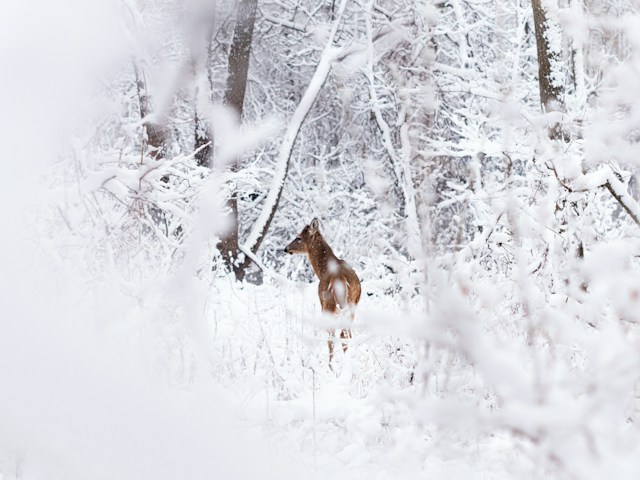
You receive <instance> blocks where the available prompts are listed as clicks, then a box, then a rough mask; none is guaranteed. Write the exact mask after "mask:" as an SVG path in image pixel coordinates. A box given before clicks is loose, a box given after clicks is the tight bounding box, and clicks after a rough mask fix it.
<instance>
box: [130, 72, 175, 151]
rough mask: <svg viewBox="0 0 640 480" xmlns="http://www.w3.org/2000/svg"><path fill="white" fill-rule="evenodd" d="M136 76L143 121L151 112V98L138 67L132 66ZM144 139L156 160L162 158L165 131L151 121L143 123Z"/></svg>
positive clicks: (165, 142) (165, 141)
mask: <svg viewBox="0 0 640 480" xmlns="http://www.w3.org/2000/svg"><path fill="white" fill-rule="evenodd" d="M134 72H135V75H136V88H137V90H138V102H139V104H140V118H141V119H142V120H144V119H145V118H147V116H148V115H149V114H150V113H151V112H152V105H151V97H150V95H149V92H148V91H147V86H146V84H145V81H144V79H143V78H142V76H141V75H140V72H138V67H136V66H134ZM143 125H144V129H145V137H146V143H147V147H150V149H149V150H150V153H151V154H153V157H154V158H155V159H156V160H159V159H161V158H164V155H165V153H166V148H167V136H168V135H167V129H166V128H165V127H164V126H163V125H160V124H159V123H154V122H151V121H148V120H147V121H145V122H144V124H143Z"/></svg>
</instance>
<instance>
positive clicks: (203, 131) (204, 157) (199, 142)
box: [194, 113, 213, 167]
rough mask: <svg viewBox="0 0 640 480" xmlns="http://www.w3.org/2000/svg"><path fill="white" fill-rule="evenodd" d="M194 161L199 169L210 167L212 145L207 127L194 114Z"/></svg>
mask: <svg viewBox="0 0 640 480" xmlns="http://www.w3.org/2000/svg"><path fill="white" fill-rule="evenodd" d="M195 124H196V127H195V132H194V136H195V142H194V147H195V152H196V153H195V159H196V163H197V164H198V166H200V167H211V154H212V152H213V149H212V148H211V145H212V143H213V141H212V138H211V134H210V133H209V125H207V123H206V122H205V121H204V120H202V119H201V118H200V117H199V116H198V114H197V113H196V118H195Z"/></svg>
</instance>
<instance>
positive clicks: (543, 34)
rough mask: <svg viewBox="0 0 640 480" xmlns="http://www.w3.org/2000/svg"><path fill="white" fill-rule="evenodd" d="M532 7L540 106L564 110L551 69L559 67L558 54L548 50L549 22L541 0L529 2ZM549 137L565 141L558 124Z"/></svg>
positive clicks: (552, 126)
mask: <svg viewBox="0 0 640 480" xmlns="http://www.w3.org/2000/svg"><path fill="white" fill-rule="evenodd" d="M531 5H532V7H533V23H534V26H535V30H536V46H537V51H538V83H539V85H540V104H541V106H542V108H543V110H544V111H545V112H560V111H563V110H564V102H563V96H564V87H563V85H561V84H559V83H558V82H557V80H556V81H555V82H554V81H553V78H554V73H555V74H557V73H559V72H554V71H553V67H554V66H556V67H557V66H558V65H561V61H562V58H560V53H559V52H556V51H553V50H551V49H550V48H549V45H548V42H547V36H548V30H549V23H548V22H549V20H548V18H547V13H546V12H545V9H544V7H543V6H542V4H541V0H531ZM549 137H551V138H552V139H554V140H558V139H565V137H566V134H565V132H564V131H563V129H562V125H560V123H557V122H556V123H554V124H553V125H551V127H550V128H549Z"/></svg>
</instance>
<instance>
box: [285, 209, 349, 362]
mask: <svg viewBox="0 0 640 480" xmlns="http://www.w3.org/2000/svg"><path fill="white" fill-rule="evenodd" d="M284 251H285V252H286V253H289V254H291V255H293V254H294V253H303V254H305V255H307V258H308V259H309V262H310V263H311V266H312V267H313V270H314V271H315V272H316V275H317V276H318V278H319V279H320V285H318V297H320V306H321V307H322V311H323V312H327V313H331V314H332V315H340V313H341V312H343V311H346V312H347V313H348V315H349V319H350V320H351V321H353V318H354V317H355V314H356V305H358V301H360V290H361V288H360V279H359V278H358V275H356V272H355V271H354V270H353V268H351V267H350V266H349V264H348V263H347V262H345V261H344V260H341V259H339V258H338V257H336V256H335V254H334V253H333V250H331V247H330V246H329V244H328V243H327V241H326V240H325V239H324V237H323V236H322V234H321V233H320V227H319V223H318V219H317V218H314V219H313V221H312V222H311V223H310V224H309V225H307V226H306V227H304V228H303V229H302V232H300V235H298V236H297V237H296V238H295V240H293V242H291V243H290V244H289V245H287V246H286V247H285V249H284ZM333 337H335V329H333V328H331V329H329V340H328V344H329V368H332V369H333V367H332V366H331V360H332V359H333ZM340 338H342V340H343V342H342V350H343V351H344V352H346V351H347V347H348V345H347V343H346V341H345V340H347V339H350V338H351V329H350V328H347V329H342V330H341V332H340Z"/></svg>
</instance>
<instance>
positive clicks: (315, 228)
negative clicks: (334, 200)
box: [309, 218, 320, 233]
mask: <svg viewBox="0 0 640 480" xmlns="http://www.w3.org/2000/svg"><path fill="white" fill-rule="evenodd" d="M309 230H311V232H313V233H315V232H317V231H318V230H320V223H319V222H318V219H317V218H314V219H313V220H311V223H310V224H309Z"/></svg>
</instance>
